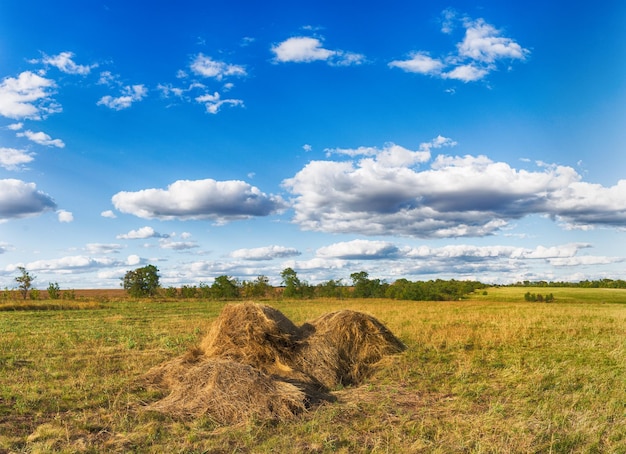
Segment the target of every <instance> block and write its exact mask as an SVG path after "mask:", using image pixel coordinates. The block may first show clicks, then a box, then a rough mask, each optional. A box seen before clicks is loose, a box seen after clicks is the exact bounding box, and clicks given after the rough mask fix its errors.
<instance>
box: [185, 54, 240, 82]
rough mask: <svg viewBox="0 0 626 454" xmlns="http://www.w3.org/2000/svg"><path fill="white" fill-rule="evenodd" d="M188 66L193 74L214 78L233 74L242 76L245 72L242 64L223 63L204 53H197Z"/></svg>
mask: <svg viewBox="0 0 626 454" xmlns="http://www.w3.org/2000/svg"><path fill="white" fill-rule="evenodd" d="M190 68H191V71H192V72H193V73H194V74H197V75H199V76H202V77H210V78H213V79H216V80H222V79H224V78H225V77H233V76H237V77H242V76H245V75H246V74H247V73H246V68H245V67H244V66H240V65H233V64H230V63H224V62H222V61H219V60H214V59H212V58H211V57H208V56H206V55H204V54H198V55H197V56H196V57H195V58H194V60H193V62H192V63H191V65H190Z"/></svg>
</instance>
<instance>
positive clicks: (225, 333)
mask: <svg viewBox="0 0 626 454" xmlns="http://www.w3.org/2000/svg"><path fill="white" fill-rule="evenodd" d="M403 349H404V345H403V344H402V342H400V341H399V340H398V339H397V338H396V337H395V336H394V335H393V334H392V333H391V332H390V331H389V330H388V329H387V328H386V327H385V326H384V325H383V324H382V323H380V322H379V321H378V320H376V319H375V318H374V317H372V316H370V315H366V314H363V313H359V312H354V311H348V310H344V311H339V312H334V313H331V314H326V315H323V316H322V317H319V318H317V319H315V320H313V321H311V322H309V323H305V324H304V325H303V326H302V327H301V328H299V327H297V326H296V325H294V324H293V323H292V322H291V321H290V320H289V319H288V318H287V317H285V316H284V315H283V314H282V313H281V312H280V311H278V310H276V309H274V308H272V307H269V306H263V305H259V304H254V303H244V304H236V305H228V306H226V307H224V309H223V310H222V313H221V314H220V315H219V317H218V318H217V319H216V320H215V322H214V323H213V325H212V327H211V329H210V331H209V333H208V334H207V335H206V336H205V337H204V338H203V339H202V341H201V343H200V345H199V347H197V348H195V349H192V350H190V351H189V352H188V353H187V354H185V355H183V356H181V357H179V358H174V359H173V360H171V361H169V362H166V363H164V364H161V365H159V366H156V367H154V368H153V369H151V370H150V371H149V372H148V374H147V375H146V379H147V382H148V384H151V385H153V386H156V387H158V388H160V389H162V390H164V391H169V395H167V396H166V397H165V398H164V399H162V400H160V401H158V402H156V403H154V404H152V405H150V406H149V407H148V408H149V409H151V410H156V411H160V412H164V413H168V414H171V415H174V416H199V415H202V414H205V415H207V416H208V417H211V418H213V419H214V420H215V421H216V422H219V423H222V424H232V423H237V422H241V421H243V420H246V419H248V418H250V417H252V416H254V417H256V418H262V419H266V418H270V419H285V418H288V417H292V416H293V415H296V414H298V413H300V412H302V411H303V410H305V409H306V408H309V407H310V406H312V405H315V404H316V403H318V402H320V401H324V400H334V397H333V396H332V395H331V394H330V392H329V390H330V389H332V388H334V387H336V386H337V385H340V384H341V385H351V384H359V383H360V382H361V381H362V380H363V379H365V378H366V377H368V376H369V374H370V373H371V371H372V367H373V366H374V365H375V364H376V363H377V362H378V361H380V360H381V359H382V358H383V357H384V356H386V355H389V354H393V353H398V352H400V351H402V350H403Z"/></svg>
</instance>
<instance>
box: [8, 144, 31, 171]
mask: <svg viewBox="0 0 626 454" xmlns="http://www.w3.org/2000/svg"><path fill="white" fill-rule="evenodd" d="M33 156H34V153H30V152H28V151H26V150H18V149H16V148H4V147H1V148H0V167H4V168H5V169H7V170H17V169H19V168H20V167H21V166H22V165H24V164H28V163H29V162H31V161H32V160H33V159H35V158H34V157H33Z"/></svg>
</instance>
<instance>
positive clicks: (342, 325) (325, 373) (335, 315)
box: [296, 310, 406, 388]
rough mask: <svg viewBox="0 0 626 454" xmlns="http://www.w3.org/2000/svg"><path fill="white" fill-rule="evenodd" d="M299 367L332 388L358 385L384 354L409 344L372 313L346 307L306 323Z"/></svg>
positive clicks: (298, 356) (298, 362)
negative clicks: (396, 335)
mask: <svg viewBox="0 0 626 454" xmlns="http://www.w3.org/2000/svg"><path fill="white" fill-rule="evenodd" d="M301 331H302V332H303V333H304V335H305V336H306V342H303V344H302V346H301V348H300V351H299V352H298V353H299V354H298V355H297V357H296V367H298V368H299V369H300V370H302V371H303V372H304V373H306V374H307V375H309V376H310V377H313V378H314V379H315V380H316V381H318V382H320V383H322V384H323V385H325V386H326V387H328V388H334V387H336V386H337V385H357V384H359V383H361V382H362V381H363V380H364V379H365V378H367V377H368V376H369V375H370V373H371V372H372V370H373V366H374V365H375V364H376V363H378V362H379V361H380V360H381V359H382V358H383V357H384V356H387V355H392V354H394V353H399V352H401V351H403V350H404V349H405V348H406V347H405V346H404V344H403V343H402V342H401V341H400V340H399V339H398V338H396V337H395V336H394V335H393V333H392V332H391V331H389V329H387V327H385V325H383V324H382V323H381V322H379V321H378V320H377V319H376V318H374V317H372V316H371V315H367V314H364V313H361V312H355V311H350V310H342V311H338V312H332V313H330V314H325V315H322V316H321V317H319V318H317V319H315V320H313V321H311V322H309V323H305V324H304V325H303V326H302V329H301Z"/></svg>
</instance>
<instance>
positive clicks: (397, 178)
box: [283, 138, 626, 238]
mask: <svg viewBox="0 0 626 454" xmlns="http://www.w3.org/2000/svg"><path fill="white" fill-rule="evenodd" d="M446 140H447V141H448V142H446ZM435 143H449V144H451V143H453V142H452V141H450V140H449V139H445V138H442V139H440V140H439V141H435ZM424 148H428V147H427V146H425V147H424ZM394 150H396V149H395V148H393V147H389V146H387V147H386V148H385V149H383V150H378V149H376V148H367V147H361V148H358V149H356V150H348V151H345V150H344V151H343V152H344V154H347V155H350V156H353V157H356V156H358V155H366V156H368V157H366V158H363V159H360V160H358V161H349V162H345V161H344V162H336V161H329V160H326V161H311V162H310V163H308V164H307V165H306V166H305V167H304V168H303V169H302V170H300V171H299V172H298V173H297V174H296V175H295V176H294V177H293V178H290V179H287V180H285V181H284V182H283V185H284V187H285V188H287V189H288V190H289V191H290V192H291V193H292V194H293V195H294V197H295V199H294V205H293V206H294V209H295V215H294V218H293V222H295V223H296V224H299V225H300V226H301V227H302V228H303V229H306V230H317V231H324V232H332V233H353V234H354V233H361V234H366V235H402V236H416V237H424V238H445V237H464V236H467V237H469V236H476V237H480V236H485V235H491V234H494V233H496V232H497V231H498V230H500V229H502V228H504V227H505V226H506V225H507V223H508V222H509V221H510V220H513V219H519V218H521V217H524V216H527V215H530V214H543V215H548V216H551V217H552V218H555V219H558V220H559V221H562V222H566V223H567V224H568V225H569V226H577V227H578V228H591V227H594V226H605V227H618V228H623V227H624V226H626V180H621V181H619V182H618V183H617V184H616V185H615V186H613V187H610V188H606V187H603V186H600V185H593V184H590V183H585V182H582V181H581V176H580V175H579V174H578V173H576V171H575V170H574V169H572V168H571V167H565V166H545V167H540V169H539V170H537V171H527V170H517V169H514V168H512V167H511V166H510V165H509V164H507V163H504V162H493V161H491V160H490V159H489V158H487V157H485V156H477V157H474V156H463V157H459V156H446V155H439V156H437V157H436V158H435V159H434V160H433V161H432V162H431V165H430V168H428V169H425V170H421V171H419V170H416V169H413V168H412V167H411V166H412V165H413V164H414V163H415V162H421V160H420V159H424V158H426V155H420V154H417V153H422V152H412V151H410V150H406V149H403V148H402V147H399V151H394ZM333 152H337V151H336V150H333ZM370 156H371V157H370ZM418 156H419V157H420V159H416V157H418Z"/></svg>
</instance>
